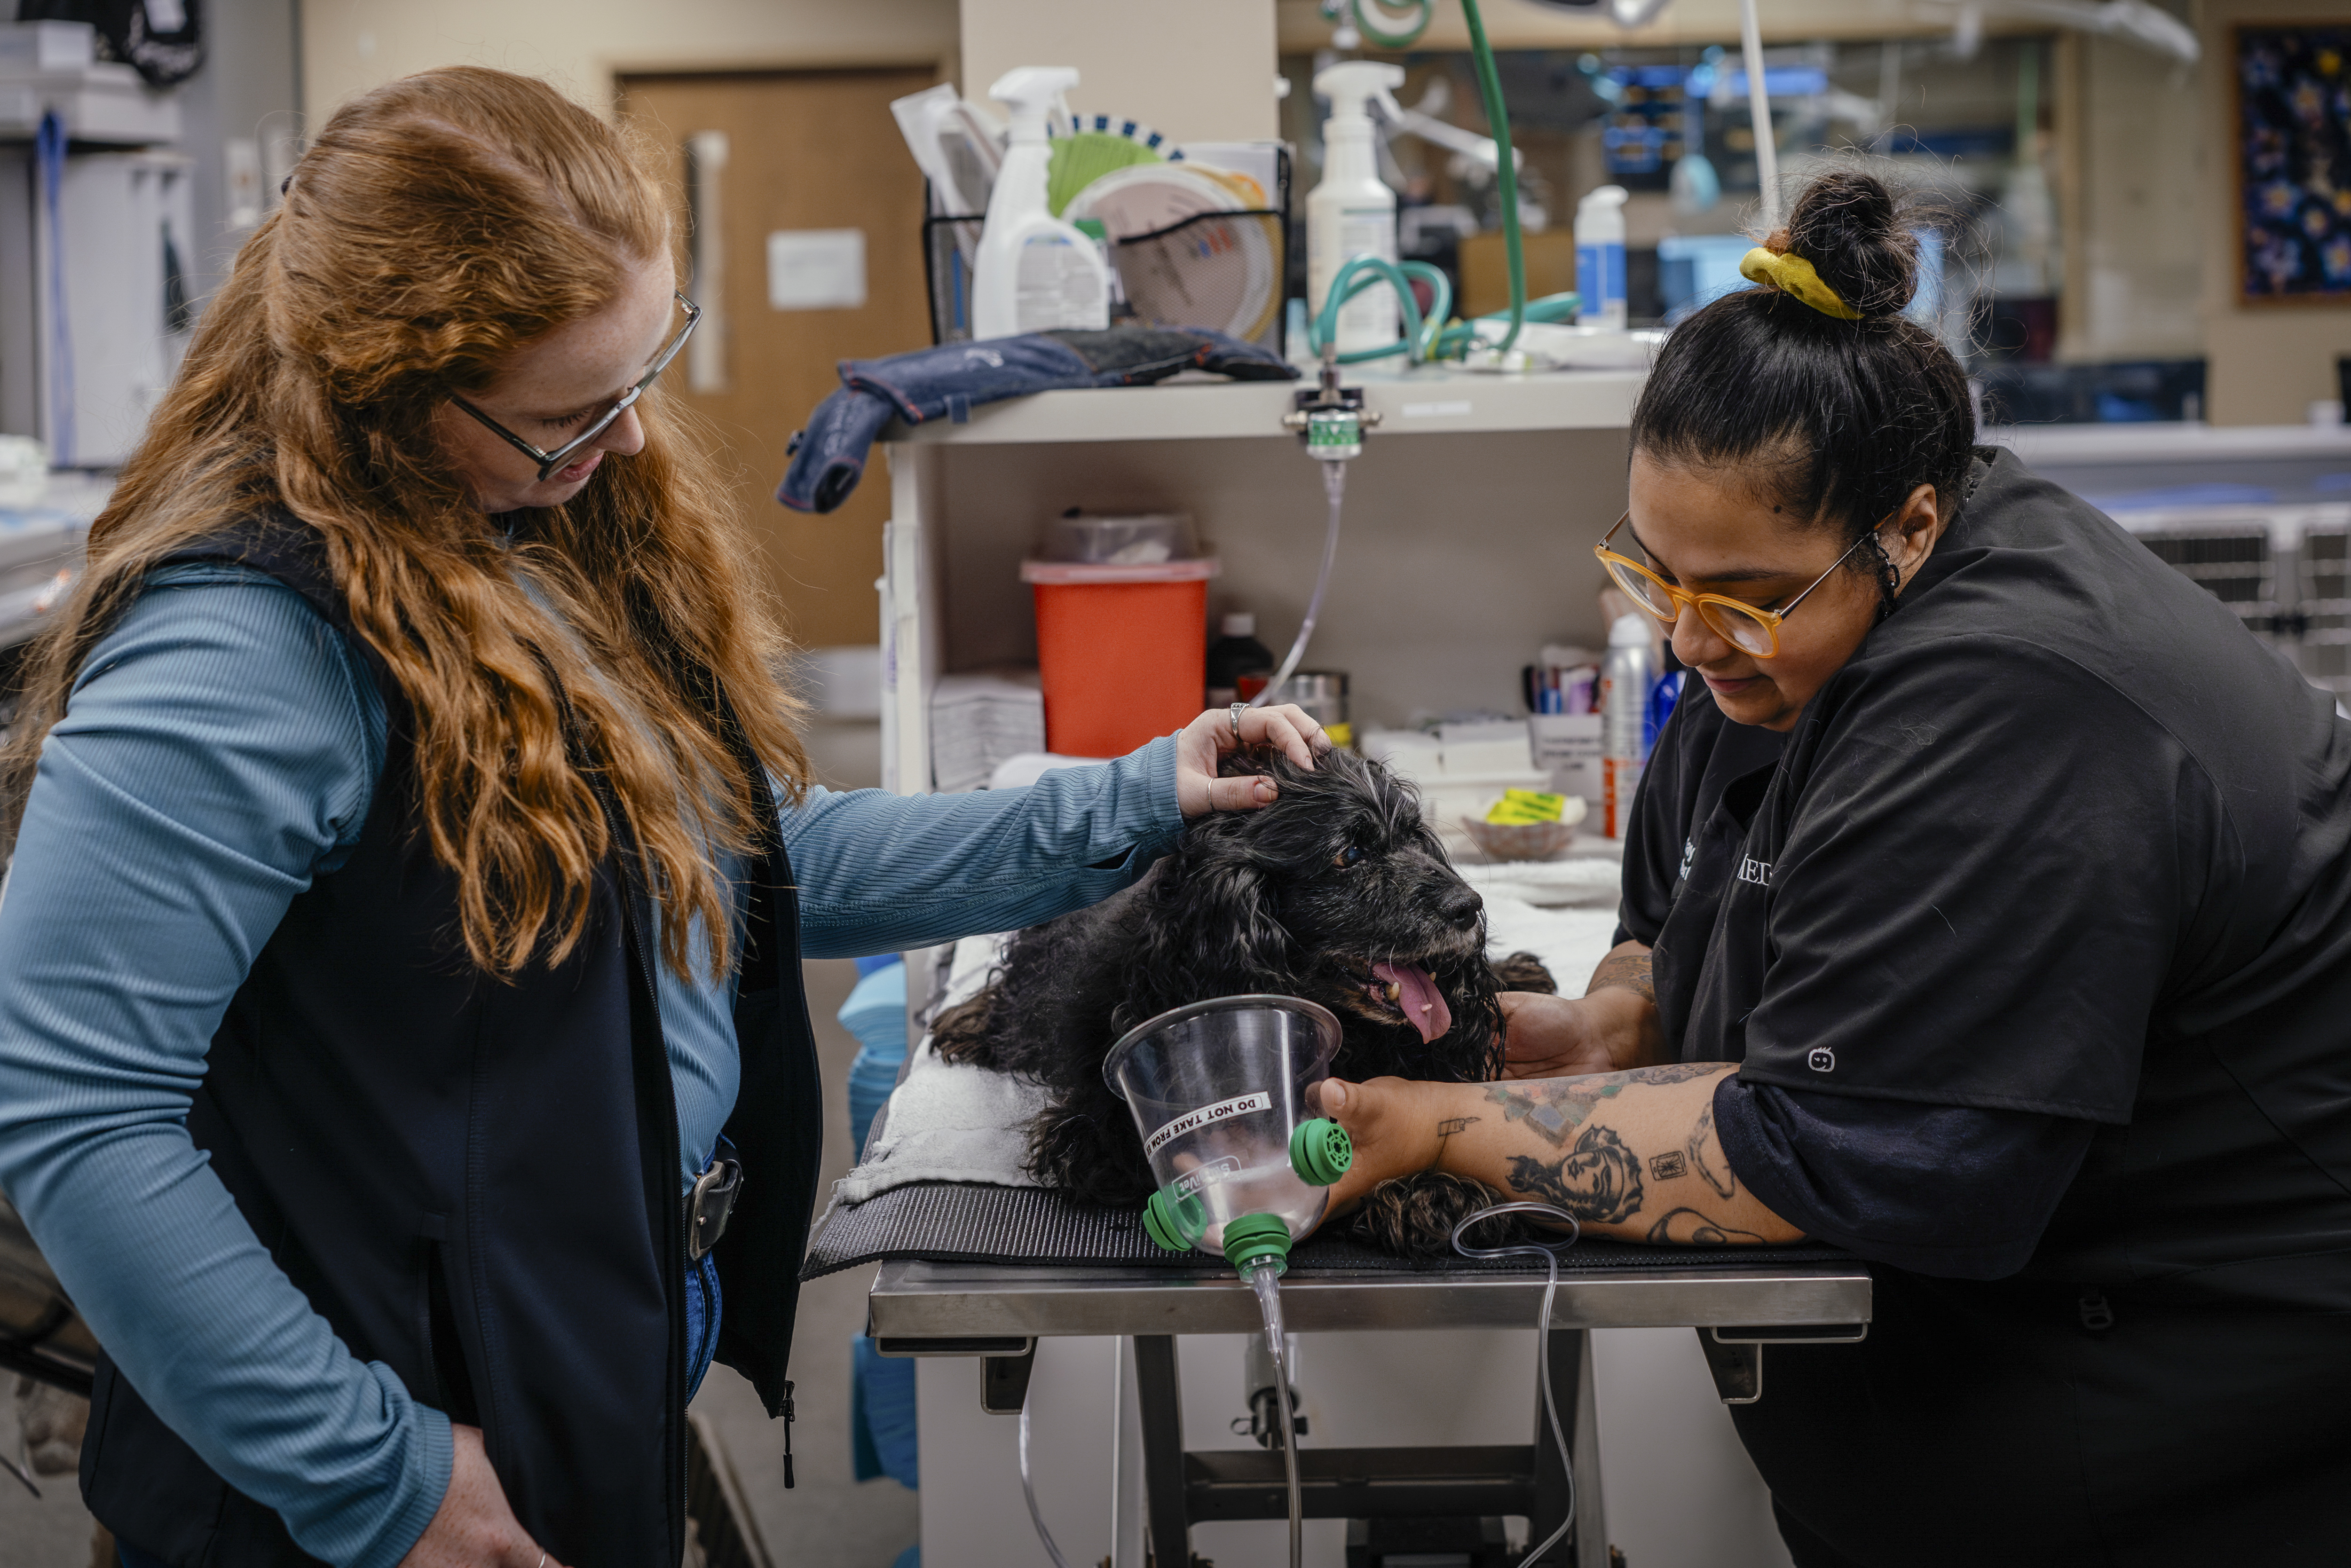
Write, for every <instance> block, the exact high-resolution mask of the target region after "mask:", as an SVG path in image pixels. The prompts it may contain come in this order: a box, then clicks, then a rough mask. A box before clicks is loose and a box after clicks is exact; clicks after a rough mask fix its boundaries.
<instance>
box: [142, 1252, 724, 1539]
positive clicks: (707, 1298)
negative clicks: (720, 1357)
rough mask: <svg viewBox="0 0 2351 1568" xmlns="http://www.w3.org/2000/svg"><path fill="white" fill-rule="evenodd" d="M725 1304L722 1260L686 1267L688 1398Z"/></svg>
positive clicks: (714, 1345) (713, 1347)
mask: <svg viewBox="0 0 2351 1568" xmlns="http://www.w3.org/2000/svg"><path fill="white" fill-rule="evenodd" d="M724 1312H725V1303H724V1301H722V1300H721V1298H720V1296H719V1292H718V1260H717V1258H716V1257H715V1256H713V1257H705V1258H704V1259H703V1260H702V1261H701V1262H699V1263H689V1264H687V1265H686V1266H685V1365H686V1373H687V1375H686V1381H685V1396H686V1398H688V1399H692V1398H693V1397H694V1396H695V1391H696V1390H697V1389H699V1388H700V1387H701V1386H702V1377H703V1374H705V1373H706V1372H708V1371H709V1370H710V1358H711V1357H712V1356H714V1355H716V1354H718V1322H719V1319H720V1317H721V1316H722V1315H723V1314H724ZM114 1550H115V1552H117V1553H118V1554H119V1555H120V1557H121V1559H122V1568H170V1564H168V1563H165V1562H164V1561H163V1560H162V1558H160V1557H157V1556H155V1555H154V1554H153V1553H152V1552H141V1551H140V1550H139V1548H137V1547H136V1546H133V1545H131V1543H130V1542H122V1541H119V1542H115V1546H114Z"/></svg>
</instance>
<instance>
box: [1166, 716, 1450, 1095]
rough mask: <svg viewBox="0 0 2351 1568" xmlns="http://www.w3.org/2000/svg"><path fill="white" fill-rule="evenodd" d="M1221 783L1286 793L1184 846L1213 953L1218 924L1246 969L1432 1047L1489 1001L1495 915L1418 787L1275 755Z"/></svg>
mask: <svg viewBox="0 0 2351 1568" xmlns="http://www.w3.org/2000/svg"><path fill="white" fill-rule="evenodd" d="M1224 771H1225V772H1227V773H1267V774H1270V775H1271V776H1272V777H1273V778H1274V779H1275V780H1276V781H1277V782H1279V783H1280V786H1281V793H1280V797H1279V798H1278V799H1277V800H1275V801H1274V802H1273V804H1272V805H1270V806H1269V807H1267V808H1265V809H1264V810H1259V811H1255V812H1250V813H1248V814H1246V815H1236V816H1229V817H1219V818H1217V819H1214V820H1212V821H1202V822H1196V823H1195V824H1194V825H1193V827H1192V829H1191V831H1189V832H1188V833H1187V834H1186V838H1185V842H1184V844H1183V846H1182V848H1181V849H1179V850H1178V851H1177V860H1178V862H1179V865H1180V869H1179V870H1178V873H1177V879H1178V880H1180V881H1181V882H1182V883H1185V884H1186V886H1187V887H1188V888H1189V889H1190V890H1191V894H1192V896H1193V898H1195V899H1201V900H1202V906H1201V907H1200V908H1199V909H1198V911H1197V917H1196V920H1195V921H1194V923H1193V924H1194V929H1195V931H1196V933H1197V934H1198V935H1199V936H1202V937H1203V938H1207V939H1210V940H1213V936H1212V933H1211V931H1210V930H1209V928H1208V926H1209V925H1211V924H1213V923H1216V922H1224V923H1227V929H1228V930H1229V931H1231V932H1233V933H1236V934H1238V936H1239V938H1240V942H1241V947H1240V948H1239V949H1238V950H1237V951H1236V952H1235V954H1234V956H1235V957H1236V958H1237V959H1239V960H1241V961H1242V962H1243V963H1244V964H1245V965H1246V966H1247V967H1249V968H1250V969H1251V970H1254V971H1256V972H1258V973H1259V975H1261V976H1265V977H1270V976H1272V975H1276V974H1279V975H1283V976H1286V977H1288V978H1289V979H1290V981H1291V983H1292V985H1293V986H1294V987H1295V988H1296V994H1298V995H1301V996H1305V997H1309V998H1312V999H1313V1000H1315V1001H1319V1002H1321V1003H1322V1004H1323V1005H1324V1006H1325V1007H1328V1008H1330V1009H1332V1010H1333V1011H1335V1012H1338V1013H1340V1014H1342V1015H1343V1016H1345V1015H1353V1017H1354V1018H1355V1019H1360V1020H1362V1021H1363V1022H1364V1023H1368V1024H1374V1025H1379V1026H1385V1027H1393V1028H1395V1030H1398V1031H1402V1030H1406V1029H1408V1030H1411V1031H1412V1035H1413V1036H1416V1037H1417V1040H1418V1042H1419V1043H1420V1044H1421V1045H1423V1046H1428V1045H1433V1044H1435V1043H1436V1042H1437V1040H1442V1039H1444V1038H1445V1037H1446V1036H1447V1034H1449V1033H1450V1032H1451V1030H1452V1029H1453V1025H1454V1022H1455V1019H1454V1017H1453V1009H1452V1004H1451V1001H1450V1000H1449V999H1448V997H1451V998H1460V997H1462V996H1464V995H1465V990H1466V991H1467V992H1468V993H1472V994H1476V993H1482V991H1484V990H1485V989H1488V987H1485V986H1481V985H1480V984H1479V979H1480V978H1482V966H1483V965H1484V963H1485V956H1486V921H1485V905H1484V902H1483V901H1482V900H1481V899H1479V896H1478V894H1476V892H1474V891H1473V890H1472V889H1470V888H1469V887H1468V885H1467V884H1466V883H1463V882H1462V880H1461V878H1460V877H1459V875H1458V874H1457V873H1455V872H1454V870H1453V868H1452V866H1451V865H1450V864H1449V863H1448V862H1447V860H1446V858H1445V851H1444V848H1443V846H1442V845H1440V844H1439V843H1438V841H1437V835H1436V834H1435V833H1434V832H1432V831H1430V830H1429V828H1428V827H1427V825H1426V823H1424V822H1423V821H1421V817H1420V807H1419V802H1418V801H1417V800H1416V798H1415V797H1414V795H1413V792H1412V789H1411V787H1410V786H1409V785H1408V784H1406V783H1405V781H1404V780H1403V779H1398V778H1396V777H1395V776H1394V775H1393V774H1390V773H1389V772H1388V771H1387V770H1386V769H1385V768H1382V767H1381V766H1380V765H1379V764H1377V763H1375V762H1367V761H1365V760H1364V759H1363V758H1360V757H1357V756H1356V755H1354V754H1353V752H1348V751H1332V752H1330V753H1327V754H1326V755H1325V756H1323V757H1322V758H1320V759H1319V760H1318V762H1317V764H1316V766H1315V767H1314V768H1312V769H1311V771H1310V770H1308V769H1306V768H1300V767H1297V766H1296V765H1295V764H1293V763H1291V762H1290V761H1289V760H1288V759H1287V758H1283V757H1280V755H1278V754H1274V753H1268V752H1258V753H1235V754H1233V755H1232V756H1229V757H1228V758H1226V760H1225V764H1224ZM1204 894H1205V895H1207V896H1206V897H1205V898H1204V897H1203V895H1204ZM1228 939H1229V938H1228ZM1485 999H1486V998H1484V997H1483V996H1482V994H1480V995H1479V1002H1480V1003H1481V1004H1482V1003H1483V1002H1484V1001H1485ZM1354 1032H1356V1031H1355V1030H1350V1033H1351V1034H1352V1033H1354ZM1409 1038H1411V1037H1405V1039H1409ZM1398 1043H1399V1044H1402V1043H1403V1040H1399V1042H1398ZM1448 1076H1449V1075H1448Z"/></svg>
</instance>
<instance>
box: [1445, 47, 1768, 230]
mask: <svg viewBox="0 0 2351 1568" xmlns="http://www.w3.org/2000/svg"><path fill="white" fill-rule="evenodd" d="M1477 3H1478V0H1461V4H1463V5H1476V4H1477ZM1739 52H1740V54H1741V55H1743V56H1744V57H1746V65H1747V123H1748V124H1749V125H1750V126H1752V127H1753V128H1754V131H1755V172H1756V175H1757V179H1758V183H1760V184H1761V186H1762V188H1763V192H1762V193H1763V227H1764V229H1765V231H1766V232H1767V233H1768V232H1769V231H1771V230H1772V229H1776V228H1778V227H1779V226H1780V147H1779V143H1778V142H1776V141H1773V140H1772V138H1771V99H1769V98H1768V97H1766V96H1765V95H1764V91H1763V26H1762V24H1761V22H1759V21H1757V20H1756V19H1755V0H1739Z"/></svg>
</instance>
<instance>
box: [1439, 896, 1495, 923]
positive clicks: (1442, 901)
mask: <svg viewBox="0 0 2351 1568" xmlns="http://www.w3.org/2000/svg"><path fill="white" fill-rule="evenodd" d="M1485 907H1486V901H1485V900H1484V899H1482V898H1480V897H1479V896H1478V890H1477V889H1476V888H1472V887H1456V888H1453V889H1451V890H1449V891H1448V892H1447V893H1446V894H1445V895H1444V896H1443V897H1441V898H1439V899H1438V900H1437V916H1438V917H1439V918H1440V919H1442V920H1444V921H1445V922H1446V923H1447V925H1468V924H1469V923H1470V922H1471V921H1473V920H1475V919H1477V918H1478V916H1479V914H1480V913H1482V912H1483V911H1484V909H1485Z"/></svg>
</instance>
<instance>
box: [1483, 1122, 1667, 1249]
mask: <svg viewBox="0 0 2351 1568" xmlns="http://www.w3.org/2000/svg"><path fill="white" fill-rule="evenodd" d="M1510 1186H1511V1187H1512V1188H1513V1189H1514V1190H1516V1191H1517V1192H1519V1193H1520V1194H1521V1195H1522V1196H1524V1197H1531V1198H1535V1199H1537V1200H1539V1201H1541V1202H1544V1203H1555V1204H1557V1205H1559V1207H1562V1208H1563V1209H1565V1210H1566V1211H1567V1212H1568V1213H1570V1214H1572V1215H1573V1216H1575V1218H1578V1219H1586V1220H1591V1221H1593V1223H1594V1224H1601V1225H1609V1224H1614V1223H1616V1222H1617V1221H1619V1220H1625V1219H1629V1218H1632V1217H1633V1216H1634V1215H1635V1214H1637V1213H1639V1212H1640V1209H1641V1162H1640V1161H1639V1160H1638V1159H1636V1158H1635V1156H1634V1154H1633V1151H1632V1150H1630V1149H1628V1148H1626V1147H1625V1140H1624V1139H1622V1138H1620V1137H1618V1136H1617V1135H1616V1133H1615V1130H1614V1128H1610V1127H1587V1128H1586V1129H1584V1133H1583V1136H1582V1137H1580V1138H1578V1139H1576V1140H1575V1147H1574V1148H1573V1149H1571V1150H1570V1151H1568V1153H1567V1154H1566V1155H1564V1156H1562V1158H1559V1159H1556V1160H1552V1161H1550V1162H1548V1163H1546V1162H1544V1161H1541V1160H1537V1159H1531V1158H1529V1157H1528V1156H1527V1155H1511V1156H1510Z"/></svg>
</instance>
